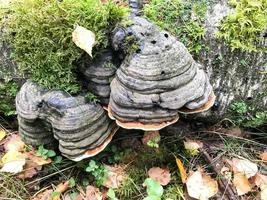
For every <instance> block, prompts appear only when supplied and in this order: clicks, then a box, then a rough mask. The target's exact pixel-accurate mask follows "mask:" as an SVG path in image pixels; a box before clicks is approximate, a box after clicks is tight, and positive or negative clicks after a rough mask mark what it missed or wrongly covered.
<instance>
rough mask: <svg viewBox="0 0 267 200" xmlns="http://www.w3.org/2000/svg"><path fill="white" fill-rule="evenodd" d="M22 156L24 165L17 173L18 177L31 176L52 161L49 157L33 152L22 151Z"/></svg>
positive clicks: (25, 177)
mask: <svg viewBox="0 0 267 200" xmlns="http://www.w3.org/2000/svg"><path fill="white" fill-rule="evenodd" d="M23 156H24V158H25V159H26V165H25V167H24V169H23V171H22V172H21V173H19V174H18V177H19V178H20V179H27V178H32V177H33V176H34V175H36V174H37V173H38V171H40V170H41V169H42V166H43V165H46V164H49V163H51V162H52V160H51V159H50V158H48V159H44V158H42V157H39V156H36V155H35V152H33V151H30V152H25V153H23Z"/></svg>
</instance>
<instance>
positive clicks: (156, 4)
mask: <svg viewBox="0 0 267 200" xmlns="http://www.w3.org/2000/svg"><path fill="white" fill-rule="evenodd" d="M207 5H208V2H207V1H206V0H200V1H194V0H192V1H182V0H151V1H150V2H149V3H148V4H147V5H145V7H144V14H145V16H146V17H147V18H148V19H150V20H151V21H153V22H155V23H156V24H157V25H158V26H160V27H161V28H162V29H164V30H167V31H169V32H171V33H172V34H174V35H175V36H177V38H178V39H179V41H181V42H182V43H184V45H185V46H186V47H187V48H188V50H189V52H191V53H195V54H199V53H200V51H201V50H203V49H205V46H204V41H203V39H204V35H205V33H206V29H205V28H204V26H203V24H202V23H203V21H204V19H205V14H206V11H207Z"/></svg>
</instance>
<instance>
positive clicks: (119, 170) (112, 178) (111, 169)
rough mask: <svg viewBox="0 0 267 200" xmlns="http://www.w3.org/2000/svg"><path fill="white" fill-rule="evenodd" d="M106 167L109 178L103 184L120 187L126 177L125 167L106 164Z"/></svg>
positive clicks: (109, 186) (108, 186)
mask: <svg viewBox="0 0 267 200" xmlns="http://www.w3.org/2000/svg"><path fill="white" fill-rule="evenodd" d="M105 168H106V170H107V178H106V180H105V181H104V183H103V185H104V186H105V187H107V188H119V187H120V186H121V184H122V182H123V181H124V180H125V178H126V176H125V171H124V167H123V166H119V165H115V166H109V165H105Z"/></svg>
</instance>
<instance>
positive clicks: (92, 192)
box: [86, 185, 103, 200]
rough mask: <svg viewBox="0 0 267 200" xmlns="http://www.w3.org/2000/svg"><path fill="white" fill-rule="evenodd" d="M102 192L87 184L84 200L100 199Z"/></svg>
mask: <svg viewBox="0 0 267 200" xmlns="http://www.w3.org/2000/svg"><path fill="white" fill-rule="evenodd" d="M102 199H103V194H102V193H101V192H100V190H99V188H96V187H94V186H91V185H88V186H87V187H86V200H102Z"/></svg>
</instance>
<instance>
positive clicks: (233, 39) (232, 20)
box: [217, 0, 267, 52]
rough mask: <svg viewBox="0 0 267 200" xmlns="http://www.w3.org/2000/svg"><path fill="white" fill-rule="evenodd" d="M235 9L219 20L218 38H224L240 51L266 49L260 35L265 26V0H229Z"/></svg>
mask: <svg viewBox="0 0 267 200" xmlns="http://www.w3.org/2000/svg"><path fill="white" fill-rule="evenodd" d="M229 3H230V5H231V6H232V7H233V8H234V9H235V10H234V12H233V13H231V14H229V15H228V16H227V17H225V18H224V19H223V20H222V21H221V25H220V31H219V32H218V33H217V36H218V38H222V39H224V40H225V41H226V42H227V43H228V44H229V45H230V47H231V48H232V50H234V49H241V50H242V51H249V52H251V51H262V50H264V51H266V50H267V49H266V46H265V47H264V45H257V44H260V43H262V42H263V41H264V37H263V36H261V34H262V33H263V31H264V30H265V29H266V27H267V17H266V13H267V1H266V0H239V1H237V0H230V1H229Z"/></svg>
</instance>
